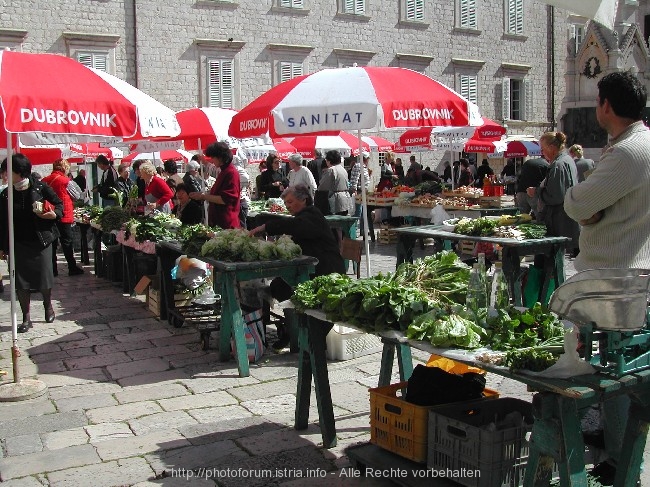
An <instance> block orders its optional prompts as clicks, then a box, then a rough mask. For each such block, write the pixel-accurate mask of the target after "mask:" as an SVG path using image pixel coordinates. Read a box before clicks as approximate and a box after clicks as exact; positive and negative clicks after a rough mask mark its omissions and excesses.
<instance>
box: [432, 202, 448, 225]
mask: <svg viewBox="0 0 650 487" xmlns="http://www.w3.org/2000/svg"><path fill="white" fill-rule="evenodd" d="M450 218H451V215H449V213H447V212H446V211H445V209H444V208H443V207H442V205H436V206H434V207H433V210H431V223H433V224H434V225H442V222H444V221H445V220H449V219H450Z"/></svg>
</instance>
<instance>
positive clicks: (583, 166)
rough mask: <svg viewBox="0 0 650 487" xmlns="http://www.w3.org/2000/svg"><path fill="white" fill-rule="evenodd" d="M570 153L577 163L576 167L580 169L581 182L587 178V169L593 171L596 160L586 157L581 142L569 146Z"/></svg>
mask: <svg viewBox="0 0 650 487" xmlns="http://www.w3.org/2000/svg"><path fill="white" fill-rule="evenodd" d="M569 155H570V156H571V157H573V160H574V162H575V163H576V169H577V171H578V182H579V183H581V182H582V181H584V180H585V177H586V175H585V173H586V172H587V171H593V169H594V166H595V165H594V160H593V159H585V155H584V151H583V150H582V146H581V145H580V144H573V145H572V146H571V147H570V148H569Z"/></svg>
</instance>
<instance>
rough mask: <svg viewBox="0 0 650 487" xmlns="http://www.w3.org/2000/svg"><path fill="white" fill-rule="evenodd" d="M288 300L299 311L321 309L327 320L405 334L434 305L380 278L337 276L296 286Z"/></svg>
mask: <svg viewBox="0 0 650 487" xmlns="http://www.w3.org/2000/svg"><path fill="white" fill-rule="evenodd" d="M291 300H292V301H293V302H294V303H295V304H296V306H297V307H298V308H302V309H304V308H322V309H323V311H325V313H326V315H327V317H328V318H329V319H331V320H333V321H336V320H344V321H347V322H348V323H351V324H353V325H355V326H358V327H360V328H363V329H365V330H367V331H369V332H378V331H384V330H388V329H395V330H406V328H407V327H408V325H409V324H410V323H411V322H412V321H413V320H414V319H415V317H416V316H418V315H420V314H422V313H424V312H426V311H429V309H431V307H432V306H433V305H434V304H435V303H433V302H431V301H430V300H429V298H428V297H427V295H426V294H425V293H424V292H422V291H421V290H419V289H417V288H415V287H411V286H404V285H402V284H400V283H398V282H396V281H394V280H393V279H392V277H391V276H390V275H382V274H379V275H377V276H374V277H369V278H366V279H357V280H352V279H350V278H349V277H348V276H343V275H340V274H330V275H326V276H318V277H316V278H314V279H312V280H311V281H306V282H303V283H302V284H299V285H298V286H297V287H296V289H295V291H294V295H293V297H292V298H291Z"/></svg>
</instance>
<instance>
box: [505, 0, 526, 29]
mask: <svg viewBox="0 0 650 487" xmlns="http://www.w3.org/2000/svg"><path fill="white" fill-rule="evenodd" d="M523 32H524V2H523V0H508V33H509V34H523Z"/></svg>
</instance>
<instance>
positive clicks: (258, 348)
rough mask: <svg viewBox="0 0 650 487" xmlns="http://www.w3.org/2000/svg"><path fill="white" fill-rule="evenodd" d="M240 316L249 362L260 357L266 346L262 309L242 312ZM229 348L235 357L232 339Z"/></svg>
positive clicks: (253, 361) (255, 360)
mask: <svg viewBox="0 0 650 487" xmlns="http://www.w3.org/2000/svg"><path fill="white" fill-rule="evenodd" d="M242 317H243V319H244V339H245V341H246V353H247V355H248V361H249V362H250V363H255V362H257V361H258V360H259V359H260V358H262V356H263V355H264V350H265V348H266V336H265V334H264V323H263V321H262V310H261V309H256V310H254V311H251V312H249V313H244V312H242ZM230 349H231V351H232V354H233V356H234V357H237V353H236V350H235V340H234V339H231V340H230Z"/></svg>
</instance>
